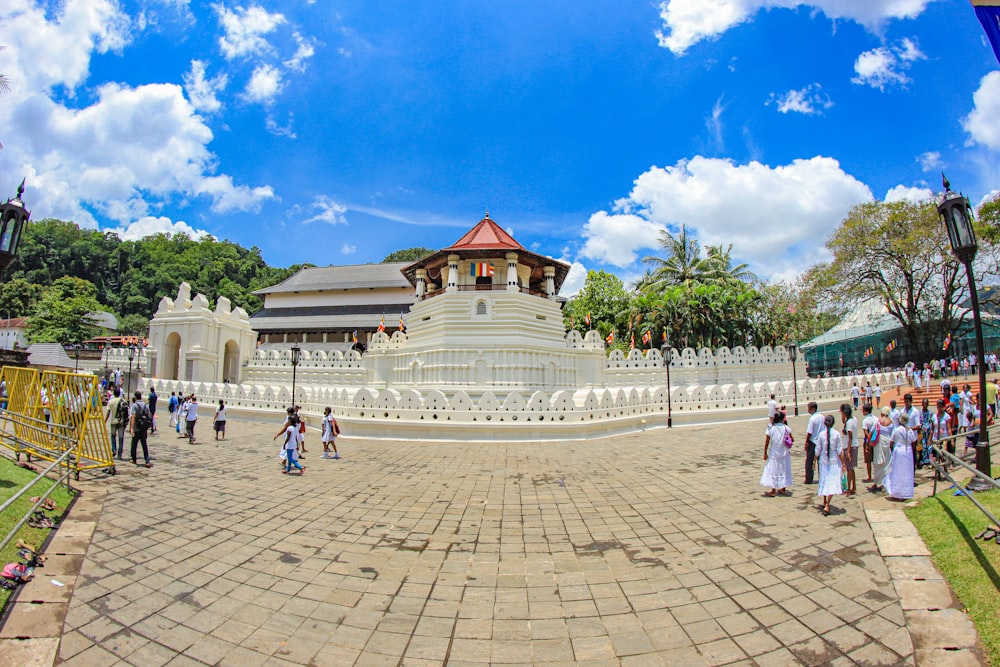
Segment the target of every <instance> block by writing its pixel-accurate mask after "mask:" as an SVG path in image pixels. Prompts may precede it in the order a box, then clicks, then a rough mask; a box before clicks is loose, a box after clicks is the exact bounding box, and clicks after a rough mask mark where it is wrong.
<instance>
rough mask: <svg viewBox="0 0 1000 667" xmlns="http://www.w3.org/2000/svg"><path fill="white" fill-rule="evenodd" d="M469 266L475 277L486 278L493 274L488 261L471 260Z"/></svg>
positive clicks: (491, 266)
mask: <svg viewBox="0 0 1000 667" xmlns="http://www.w3.org/2000/svg"><path fill="white" fill-rule="evenodd" d="M469 268H470V269H471V271H472V275H473V277H475V278H488V277H491V276H492V275H493V265H492V264H490V263H489V262H473V263H472V264H470V265H469Z"/></svg>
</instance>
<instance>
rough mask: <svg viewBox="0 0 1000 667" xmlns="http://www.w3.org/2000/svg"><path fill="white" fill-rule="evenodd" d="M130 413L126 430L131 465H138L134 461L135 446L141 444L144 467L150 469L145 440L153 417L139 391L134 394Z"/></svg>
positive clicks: (150, 464) (151, 465)
mask: <svg viewBox="0 0 1000 667" xmlns="http://www.w3.org/2000/svg"><path fill="white" fill-rule="evenodd" d="M130 413H131V420H130V423H129V429H128V430H129V432H130V433H131V434H132V463H135V464H136V465H138V461H136V460H135V455H136V451H135V449H136V445H137V444H139V443H140V442H141V443H142V457H143V458H144V459H145V460H146V467H147V468H152V467H153V464H152V463H150V462H149V447H148V446H147V444H146V438H147V437H148V436H149V428H150V427H151V426H152V425H153V415H152V414H151V413H150V412H149V406H148V405H146V404H145V403H144V402H143V401H142V392H141V391H136V392H135V396H134V400H133V402H132V409H131V411H130Z"/></svg>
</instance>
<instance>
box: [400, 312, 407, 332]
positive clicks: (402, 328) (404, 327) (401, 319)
mask: <svg viewBox="0 0 1000 667" xmlns="http://www.w3.org/2000/svg"><path fill="white" fill-rule="evenodd" d="M399 330H400V331H406V325H405V324H403V313H400V314H399Z"/></svg>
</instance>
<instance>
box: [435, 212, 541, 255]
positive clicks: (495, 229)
mask: <svg viewBox="0 0 1000 667" xmlns="http://www.w3.org/2000/svg"><path fill="white" fill-rule="evenodd" d="M445 250H524V246H522V245H521V244H520V243H518V242H517V241H515V240H514V237H513V236H511V235H510V234H508V233H507V232H505V231H504V230H503V229H501V228H500V225H498V224H497V223H495V222H493V220H492V219H491V218H490V214H489V213H488V212H487V213H486V217H485V218H483V219H482V220H480V221H479V223H478V224H477V225H476V226H475V227H473V228H472V229H470V230H469V231H468V232H466V233H465V236H463V237H462V238H460V239H459V240H457V241H455V243H453V244H452V245H451V246H450V247H448V248H445Z"/></svg>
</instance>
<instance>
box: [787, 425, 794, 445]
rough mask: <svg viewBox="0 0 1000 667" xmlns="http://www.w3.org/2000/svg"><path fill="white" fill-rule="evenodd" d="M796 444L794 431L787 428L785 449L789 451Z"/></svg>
mask: <svg viewBox="0 0 1000 667" xmlns="http://www.w3.org/2000/svg"><path fill="white" fill-rule="evenodd" d="M794 444H795V438H793V437H792V431H791V429H789V428H788V427H787V426H786V427H785V447H788V448H789V449H791V448H792V445H794Z"/></svg>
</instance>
